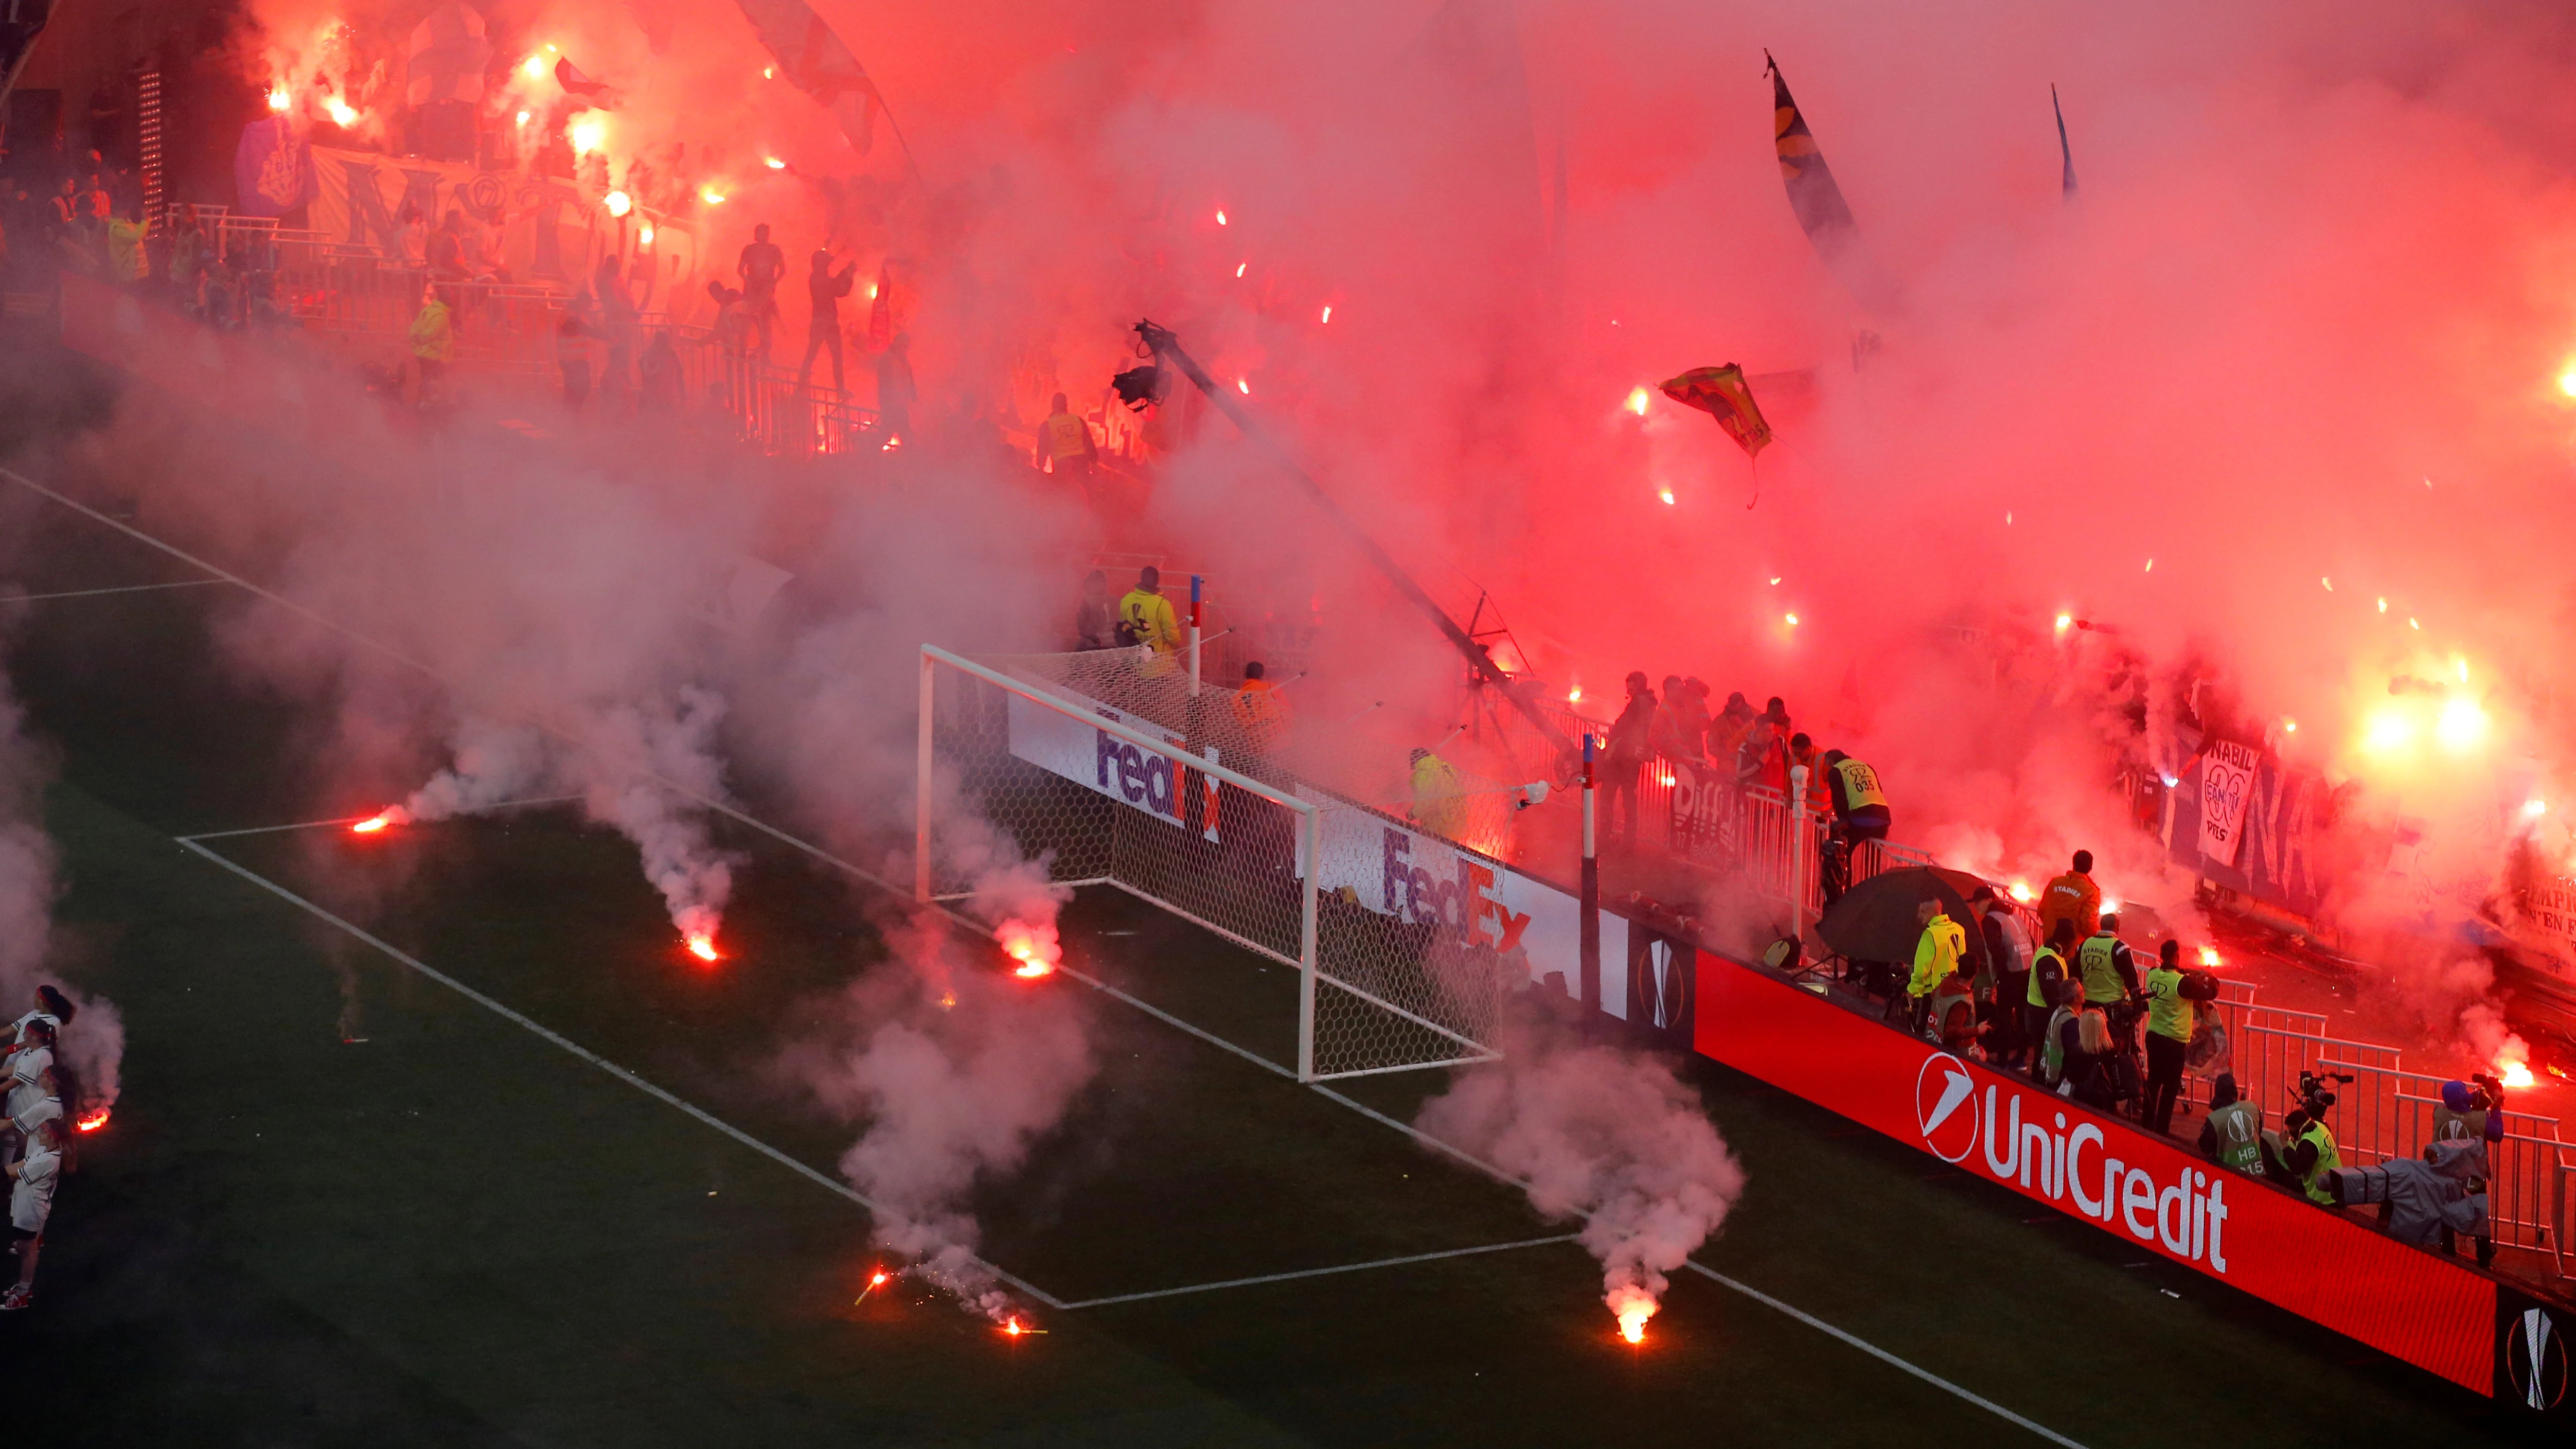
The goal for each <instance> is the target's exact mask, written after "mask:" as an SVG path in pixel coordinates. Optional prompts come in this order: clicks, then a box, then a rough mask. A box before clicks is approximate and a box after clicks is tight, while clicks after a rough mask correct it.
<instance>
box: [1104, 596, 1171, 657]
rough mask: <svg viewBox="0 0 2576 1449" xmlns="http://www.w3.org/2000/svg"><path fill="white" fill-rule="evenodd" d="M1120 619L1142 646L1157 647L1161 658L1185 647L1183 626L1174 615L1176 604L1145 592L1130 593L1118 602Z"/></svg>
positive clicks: (1156, 651) (1155, 650)
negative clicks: (1173, 608) (1182, 637)
mask: <svg viewBox="0 0 2576 1449" xmlns="http://www.w3.org/2000/svg"><path fill="white" fill-rule="evenodd" d="M1118 619H1119V622H1121V623H1123V624H1125V625H1126V626H1127V627H1128V629H1129V630H1131V631H1133V632H1134V634H1135V635H1136V640H1137V642H1138V643H1140V644H1150V645H1152V646H1154V652H1155V653H1157V654H1169V653H1171V652H1172V651H1174V650H1176V649H1178V648H1180V647H1181V622H1180V619H1179V618H1178V617H1177V616H1176V615H1174V614H1173V613H1172V601H1171V600H1169V599H1166V598H1164V597H1163V596H1162V595H1161V594H1157V593H1153V592H1150V591H1148V590H1145V589H1129V590H1128V591H1127V596H1126V597H1125V598H1123V599H1120V600H1119V601H1118Z"/></svg>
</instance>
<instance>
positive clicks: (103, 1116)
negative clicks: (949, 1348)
mask: <svg viewBox="0 0 2576 1449" xmlns="http://www.w3.org/2000/svg"><path fill="white" fill-rule="evenodd" d="M2522 1078H2523V1080H2524V1081H2526V1082H2528V1081H2530V1080H2531V1073H2529V1072H2528V1071H2526V1072H2524V1073H2523V1074H2522ZM106 1125H107V1109H106V1108H105V1107H93V1108H91V1109H90V1110H88V1111H86V1112H83V1113H82V1114H80V1117H79V1119H78V1120H76V1121H74V1122H73V1123H72V1128H73V1130H74V1131H78V1132H95V1131H97V1130H98V1129H100V1128H101V1127H104V1126H106Z"/></svg>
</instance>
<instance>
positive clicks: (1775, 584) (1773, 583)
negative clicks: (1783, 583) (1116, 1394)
mask: <svg viewBox="0 0 2576 1449" xmlns="http://www.w3.org/2000/svg"><path fill="white" fill-rule="evenodd" d="M1771 587H1773V588H1775V589H1776V588H1778V587H1780V580H1779V579H1777V578H1774V579H1773V580H1771Z"/></svg>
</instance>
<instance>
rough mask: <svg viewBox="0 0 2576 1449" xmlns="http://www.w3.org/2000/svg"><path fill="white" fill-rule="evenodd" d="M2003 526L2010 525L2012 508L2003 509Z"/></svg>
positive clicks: (2008, 526) (2007, 526)
mask: <svg viewBox="0 0 2576 1449" xmlns="http://www.w3.org/2000/svg"><path fill="white" fill-rule="evenodd" d="M2004 527H2006V528H2010V527H2012V510H2011V509H2009V508H2007V509H2005V510H2004Z"/></svg>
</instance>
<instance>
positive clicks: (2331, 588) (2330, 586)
mask: <svg viewBox="0 0 2576 1449" xmlns="http://www.w3.org/2000/svg"><path fill="white" fill-rule="evenodd" d="M2317 582H2318V583H2321V584H2323V585H2325V586H2326V592H2327V593H2329V594H2331V593H2333V592H2334V580H2332V579H2329V578H2320V579H2318V580H2317Z"/></svg>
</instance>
